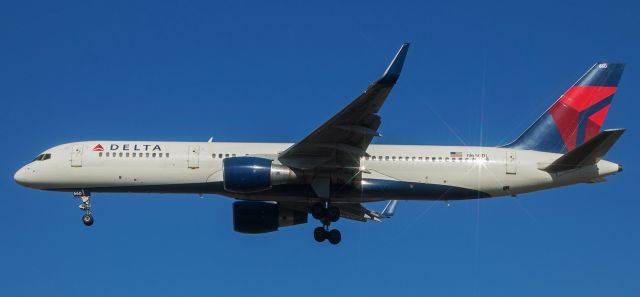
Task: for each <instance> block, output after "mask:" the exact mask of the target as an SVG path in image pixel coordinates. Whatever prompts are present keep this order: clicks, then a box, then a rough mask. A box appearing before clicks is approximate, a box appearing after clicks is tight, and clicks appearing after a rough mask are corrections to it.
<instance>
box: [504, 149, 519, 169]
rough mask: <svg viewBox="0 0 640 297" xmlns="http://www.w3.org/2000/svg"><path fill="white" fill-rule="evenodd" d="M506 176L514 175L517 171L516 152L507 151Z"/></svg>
mask: <svg viewBox="0 0 640 297" xmlns="http://www.w3.org/2000/svg"><path fill="white" fill-rule="evenodd" d="M505 163H506V167H507V168H506V169H507V174H516V172H517V170H518V158H516V151H507V159H506V161H505Z"/></svg>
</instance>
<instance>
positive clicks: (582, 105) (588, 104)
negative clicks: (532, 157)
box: [504, 63, 624, 154]
mask: <svg viewBox="0 0 640 297" xmlns="http://www.w3.org/2000/svg"><path fill="white" fill-rule="evenodd" d="M623 70H624V64H615V63H596V64H595V65H593V66H592V67H591V69H589V71H587V73H585V74H584V75H583V76H582V77H581V78H580V79H579V80H578V81H577V82H576V83H575V84H574V85H573V86H572V87H571V88H569V90H567V91H566V92H565V93H564V94H563V95H562V96H560V99H558V101H556V102H555V103H554V104H553V105H551V107H549V109H547V111H546V112H545V113H544V114H542V116H540V118H538V120H537V121H536V122H535V123H533V125H531V126H530V127H529V128H528V129H527V130H526V131H524V133H522V135H520V137H518V139H516V140H515V141H513V142H512V143H510V144H508V145H505V146H504V147H508V148H514V149H523V150H536V151H543V152H551V153H562V154H564V153H566V152H568V151H571V150H573V149H574V148H575V147H576V146H579V145H581V144H583V143H585V142H586V141H588V140H589V139H591V138H593V137H594V136H596V135H598V133H599V132H600V129H601V128H602V123H603V122H604V119H605V117H606V116H607V111H608V110H609V106H610V105H611V100H612V99H613V95H614V94H615V93H616V89H617V87H618V82H619V81H620V77H621V76H622V72H623Z"/></svg>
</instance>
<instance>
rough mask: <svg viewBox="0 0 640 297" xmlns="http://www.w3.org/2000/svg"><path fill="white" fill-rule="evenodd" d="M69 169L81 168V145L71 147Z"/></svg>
mask: <svg viewBox="0 0 640 297" xmlns="http://www.w3.org/2000/svg"><path fill="white" fill-rule="evenodd" d="M71 167H82V144H74V145H73V146H72V147H71Z"/></svg>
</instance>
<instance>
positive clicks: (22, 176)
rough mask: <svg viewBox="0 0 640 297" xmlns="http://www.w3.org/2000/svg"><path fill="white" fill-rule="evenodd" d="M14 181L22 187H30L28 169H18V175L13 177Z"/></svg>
mask: <svg viewBox="0 0 640 297" xmlns="http://www.w3.org/2000/svg"><path fill="white" fill-rule="evenodd" d="M13 180H15V181H16V183H18V184H20V185H23V186H28V185H27V184H28V180H27V169H25V168H24V167H22V168H20V169H18V171H16V174H14V175H13Z"/></svg>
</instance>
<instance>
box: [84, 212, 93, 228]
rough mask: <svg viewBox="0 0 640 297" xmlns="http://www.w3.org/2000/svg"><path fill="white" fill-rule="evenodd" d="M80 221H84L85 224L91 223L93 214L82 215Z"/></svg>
mask: <svg viewBox="0 0 640 297" xmlns="http://www.w3.org/2000/svg"><path fill="white" fill-rule="evenodd" d="M82 222H83V223H84V225H85V226H91V225H93V216H92V215H90V214H86V215H83V216H82Z"/></svg>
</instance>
